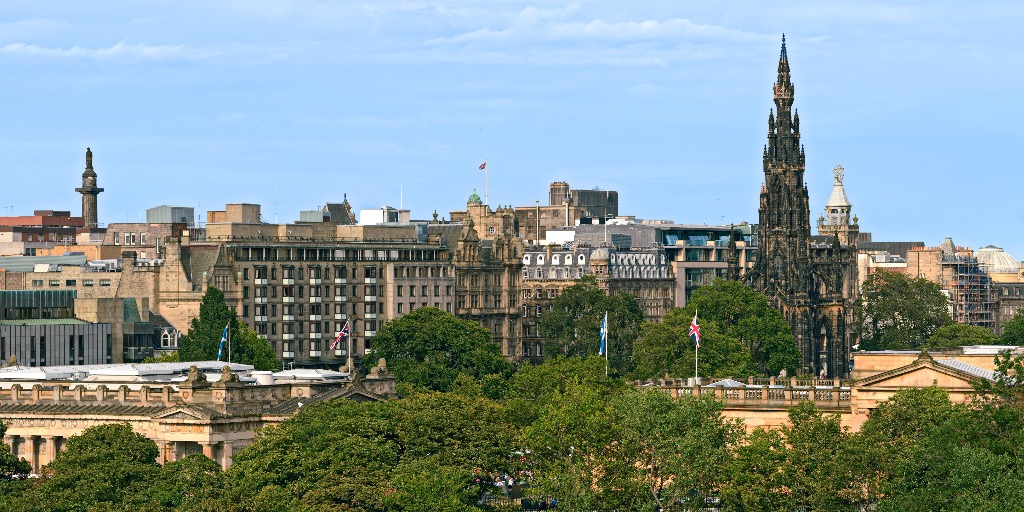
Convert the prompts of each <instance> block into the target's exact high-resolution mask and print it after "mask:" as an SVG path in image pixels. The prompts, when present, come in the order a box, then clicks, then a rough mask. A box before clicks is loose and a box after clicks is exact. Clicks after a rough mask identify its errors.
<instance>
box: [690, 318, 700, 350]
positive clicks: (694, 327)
mask: <svg viewBox="0 0 1024 512" xmlns="http://www.w3.org/2000/svg"><path fill="white" fill-rule="evenodd" d="M690 337H691V338H693V342H694V343H696V344H697V348H700V324H698V323H697V312H696V311H694V312H693V320H692V321H691V322H690Z"/></svg>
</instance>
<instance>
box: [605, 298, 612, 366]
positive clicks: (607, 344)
mask: <svg viewBox="0 0 1024 512" xmlns="http://www.w3.org/2000/svg"><path fill="white" fill-rule="evenodd" d="M610 348H611V343H608V311H605V312H604V376H605V377H607V376H608V349H610Z"/></svg>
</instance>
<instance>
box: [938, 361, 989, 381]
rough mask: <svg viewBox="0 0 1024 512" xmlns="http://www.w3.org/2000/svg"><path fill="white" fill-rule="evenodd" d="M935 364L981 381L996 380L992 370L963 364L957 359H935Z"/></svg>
mask: <svg viewBox="0 0 1024 512" xmlns="http://www.w3.org/2000/svg"><path fill="white" fill-rule="evenodd" d="M935 362H936V363H938V364H941V365H942V366H946V367H949V368H953V369H955V370H960V371H962V372H964V373H969V374H971V375H974V376H975V377H980V378H982V379H988V380H993V381H994V380H995V379H996V372H994V371H992V370H986V369H984V368H981V367H980V366H974V365H973V364H970V363H965V362H963V361H960V360H958V359H936V360H935Z"/></svg>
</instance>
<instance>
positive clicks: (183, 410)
mask: <svg viewBox="0 0 1024 512" xmlns="http://www.w3.org/2000/svg"><path fill="white" fill-rule="evenodd" d="M153 419H157V420H207V419H210V414H209V413H207V412H206V411H203V410H201V409H198V408H195V407H188V406H181V405H179V406H176V407H171V408H169V409H167V410H165V411H163V412H161V413H160V414H157V415H156V416H154V417H153Z"/></svg>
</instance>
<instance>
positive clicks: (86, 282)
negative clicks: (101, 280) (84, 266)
mask: <svg viewBox="0 0 1024 512" xmlns="http://www.w3.org/2000/svg"><path fill="white" fill-rule="evenodd" d="M82 286H92V279H82Z"/></svg>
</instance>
